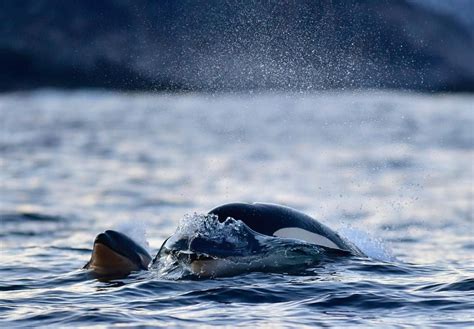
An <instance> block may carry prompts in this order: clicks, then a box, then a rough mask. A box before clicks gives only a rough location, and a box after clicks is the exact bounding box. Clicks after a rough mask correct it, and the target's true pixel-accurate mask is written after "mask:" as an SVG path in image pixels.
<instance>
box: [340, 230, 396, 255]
mask: <svg viewBox="0 0 474 329" xmlns="http://www.w3.org/2000/svg"><path fill="white" fill-rule="evenodd" d="M338 233H339V234H340V235H341V236H343V237H344V238H346V239H347V240H349V241H350V242H352V243H353V244H355V245H356V246H357V247H358V248H359V249H360V250H361V251H362V252H363V253H364V254H365V255H367V256H369V257H370V258H373V259H376V260H380V261H384V262H393V261H396V258H395V256H394V255H393V254H392V252H391V250H390V249H389V248H388V247H387V245H386V244H385V243H384V242H383V241H382V240H381V239H379V238H376V237H374V236H372V235H370V233H368V232H365V231H362V230H360V229H356V228H354V227H350V226H348V227H342V228H340V229H339V230H338Z"/></svg>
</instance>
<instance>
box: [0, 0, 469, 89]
mask: <svg viewBox="0 0 474 329" xmlns="http://www.w3.org/2000/svg"><path fill="white" fill-rule="evenodd" d="M443 4H444V5H443ZM470 13H471V14H472V15H471V14H470ZM469 17H474V1H463V0H458V1H455V0H453V1H444V2H443V1H439V2H436V1H428V0H427V1H416V0H412V1H402V0H397V1H386V0H373V1H371V0H367V1H362V0H360V1H357V0H327V1H323V0H314V1H311V0H294V1H192V0H181V1H171V0H170V1H168V0H163V1H158V0H133V1H124V0H102V1H92V0H83V1H63V0H6V1H2V2H1V3H0V74H1V76H0V91H1V90H3V91H6V90H17V89H30V88H37V87H61V88H76V87H81V88H82V87H100V88H112V89H124V90H199V91H220V90H226V91H228V90H236V91H239V90H295V91H306V90H321V89H341V88H344V89H358V88H388V89H410V90H421V91H471V92H472V91H474V64H473V62H474V59H473V58H474V32H473V30H474V24H473V21H472V20H470V19H469Z"/></svg>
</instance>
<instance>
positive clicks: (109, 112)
mask: <svg viewBox="0 0 474 329" xmlns="http://www.w3.org/2000/svg"><path fill="white" fill-rule="evenodd" d="M473 103H474V98H473V97H472V96H471V95H462V94H459V95H443V94H439V95H421V94H414V93H402V92H327V93H317V94H316V93H305V94H299V93H261V94H255V93H254V94H248V93H234V94H217V95H211V94H169V95H168V94H162V95H156V94H146V93H120V94H119V93H113V92H103V91H88V90H83V91H75V92H66V91H57V90H39V91H36V92H22V93H20V92H17V93H8V94H2V95H0V116H1V118H0V119H1V122H2V126H1V135H0V150H1V154H2V158H1V170H0V182H1V190H2V193H1V198H0V202H1V203H0V209H1V216H2V217H1V232H0V242H1V258H2V262H1V264H0V309H1V314H0V321H1V323H2V324H3V325H4V326H7V327H10V326H14V325H15V326H25V327H30V326H36V325H44V326H48V325H51V326H52V325H57V326H89V325H108V326H109V325H110V326H113V325H163V326H164V325H167V326H170V325H171V326H183V327H184V326H195V325H204V324H205V325H232V326H233V325H236V324H238V325H242V326H244V325H247V326H250V325H257V326H258V325H259V326H269V325H280V326H300V325H332V326H350V325H360V326H366V325H372V326H390V325H407V326H421V327H422V326H435V325H439V326H453V325H458V326H470V325H472V323H473V315H472V309H473V308H474V303H473V300H474V295H473V288H474V286H473V282H474V261H473V256H472V254H473V250H474V241H473V233H474V232H473V230H474V228H473V222H472V200H473V190H472V184H473V170H472V160H473V156H474V153H473V130H472V127H473V126H474V112H473V111H472V110H473V107H472V104H473ZM19 113H21V115H18V114H19ZM233 201H247V202H254V201H264V202H273V203H280V204H284V205H288V206H291V207H294V208H297V209H299V210H301V211H303V212H305V213H307V214H309V215H311V216H313V217H315V218H316V219H318V220H320V221H321V222H323V223H324V224H326V225H328V226H329V227H331V228H333V229H335V230H337V231H338V232H339V233H341V234H342V235H343V236H345V237H346V238H348V239H349V240H351V241H352V242H353V243H355V244H356V245H357V246H358V247H359V248H361V249H362V250H363V251H364V252H365V253H366V254H367V255H368V256H370V257H369V258H368V259H367V258H358V257H346V258H340V259H336V260H331V261H327V262H322V263H319V264H314V265H311V266H309V267H307V268H306V269H305V270H304V271H303V272H298V273H286V272H280V273H260V272H257V273H247V274H243V275H238V276H234V277H227V278H216V279H208V280H195V279H192V280H191V279H181V280H174V279H173V280H169V279H164V278H163V277H160V276H159V275H158V273H156V272H154V271H149V272H139V273H134V274H132V275H131V276H130V277H129V278H127V279H124V280H116V281H113V282H100V281H97V280H96V279H94V278H92V277H90V276H89V275H88V274H87V273H86V272H84V271H82V270H80V268H81V267H82V266H83V265H84V264H85V263H86V262H87V260H88V259H89V257H90V252H91V248H92V242H93V240H94V237H95V236H96V234H98V233H99V232H101V231H103V230H105V229H118V230H121V231H123V232H125V233H127V234H130V235H131V236H133V237H134V238H135V239H136V240H137V241H138V242H139V243H141V244H144V245H145V246H146V244H147V242H148V248H149V250H150V251H151V253H152V254H155V253H156V252H157V250H158V248H159V247H160V246H161V243H162V242H163V241H164V239H165V238H167V237H168V236H170V235H171V234H173V233H174V232H175V230H176V227H177V226H178V223H179V221H180V220H181V219H182V218H183V217H184V215H185V214H193V213H195V212H196V213H198V214H199V213H206V212H207V211H208V210H209V209H211V208H213V207H215V206H217V205H219V204H222V203H225V202H233ZM145 232H146V235H145Z"/></svg>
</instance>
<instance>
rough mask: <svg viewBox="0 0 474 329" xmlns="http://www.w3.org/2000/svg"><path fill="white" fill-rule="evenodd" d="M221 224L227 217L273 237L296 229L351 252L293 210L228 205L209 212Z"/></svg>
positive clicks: (338, 239) (326, 230)
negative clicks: (316, 235) (323, 238)
mask: <svg viewBox="0 0 474 329" xmlns="http://www.w3.org/2000/svg"><path fill="white" fill-rule="evenodd" d="M209 214H214V215H216V216H217V217H218V218H219V221H221V222H223V221H225V220H226V219H227V218H228V217H231V218H234V219H238V220H241V221H243V222H244V223H245V224H246V225H247V226H249V227H250V228H251V229H252V230H254V231H256V232H258V233H261V234H265V235H269V236H273V233H274V232H276V231H278V230H279V229H282V228H291V227H297V228H301V229H304V230H307V231H310V232H313V233H316V234H319V235H322V236H324V237H326V238H328V239H329V240H331V241H332V242H334V243H335V244H336V245H337V246H338V247H339V248H341V249H343V250H351V249H353V248H351V247H349V246H348V244H347V242H346V241H345V240H343V239H342V238H341V237H340V236H339V235H338V234H337V233H336V232H334V231H333V230H331V229H330V228H328V227H326V226H325V225H323V224H321V223H319V222H318V221H316V220H315V219H314V218H312V217H310V216H308V215H306V214H303V213H302V212H299V211H297V210H295V209H292V208H289V207H284V206H280V205H276V204H268V203H253V204H249V203H228V204H224V205H222V206H219V207H216V208H214V209H212V210H211V211H209Z"/></svg>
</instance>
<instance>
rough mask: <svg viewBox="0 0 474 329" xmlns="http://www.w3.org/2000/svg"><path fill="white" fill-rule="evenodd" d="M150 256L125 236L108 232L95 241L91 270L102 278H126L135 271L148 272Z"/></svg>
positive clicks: (85, 267)
mask: <svg viewBox="0 0 474 329" xmlns="http://www.w3.org/2000/svg"><path fill="white" fill-rule="evenodd" d="M150 262H151V256H150V254H149V253H148V252H147V251H146V250H145V249H144V248H143V247H141V246H140V245H138V244H137V243H136V242H135V241H133V240H132V239H130V238H129V237H128V236H126V235H125V234H122V233H120V232H117V231H112V230H107V231H105V232H104V233H100V234H99V235H98V236H97V237H96V238H95V240H94V247H93V249H92V255H91V259H90V260H89V262H88V263H87V264H86V265H85V266H84V269H90V270H92V271H93V273H95V274H96V275H98V276H101V277H124V276H127V275H128V274H130V273H131V272H133V271H139V270H147V269H148V265H149V264H150Z"/></svg>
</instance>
